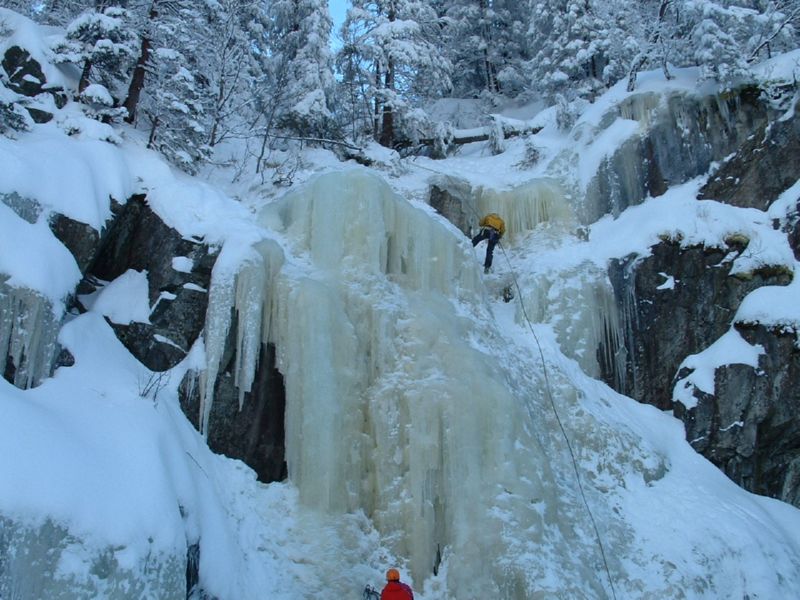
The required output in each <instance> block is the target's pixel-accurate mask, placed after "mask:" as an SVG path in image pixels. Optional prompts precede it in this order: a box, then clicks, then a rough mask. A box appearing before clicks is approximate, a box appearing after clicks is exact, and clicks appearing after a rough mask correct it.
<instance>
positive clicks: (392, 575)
mask: <svg viewBox="0 0 800 600" xmlns="http://www.w3.org/2000/svg"><path fill="white" fill-rule="evenodd" d="M381 600H414V592H412V591H411V588H410V587H409V586H408V585H406V584H405V583H402V582H401V581H400V571H398V570H397V569H389V570H388V571H386V587H384V588H383V591H382V592H381Z"/></svg>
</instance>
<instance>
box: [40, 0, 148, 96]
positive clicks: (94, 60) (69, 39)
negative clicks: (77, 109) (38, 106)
mask: <svg viewBox="0 0 800 600" xmlns="http://www.w3.org/2000/svg"><path fill="white" fill-rule="evenodd" d="M130 21H131V18H130V13H128V11H127V10H125V9H124V8H121V7H120V6H107V7H105V8H103V9H101V10H96V9H92V10H87V11H84V12H83V13H81V14H80V15H79V16H78V17H77V18H75V19H74V20H73V21H72V22H71V23H70V24H69V26H68V27H67V34H66V36H65V38H64V40H63V41H61V42H59V43H58V44H56V46H55V47H54V51H55V53H56V56H57V60H59V61H61V62H71V63H75V64H79V65H82V67H81V68H82V71H81V78H80V82H79V84H78V92H79V93H80V92H83V91H84V90H85V89H86V88H87V87H88V86H89V84H90V83H92V81H93V80H96V81H98V82H99V83H101V84H102V85H104V86H105V87H106V88H108V89H109V90H110V91H111V92H112V93H113V92H115V91H116V87H117V85H118V84H120V83H121V82H122V81H123V80H124V79H126V76H127V73H128V72H129V70H130V66H131V65H132V64H133V59H134V57H135V55H136V44H137V41H138V38H137V35H136V32H135V31H134V30H133V29H132V28H131V26H130Z"/></svg>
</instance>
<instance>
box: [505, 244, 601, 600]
mask: <svg viewBox="0 0 800 600" xmlns="http://www.w3.org/2000/svg"><path fill="white" fill-rule="evenodd" d="M497 245H498V246H500V250H501V251H502V252H503V257H504V258H505V259H506V262H507V263H508V269H509V271H510V272H511V278H512V279H513V281H514V287H515V288H516V289H517V297H518V298H519V305H520V307H521V308H522V316H523V317H524V318H525V322H526V323H527V324H528V329H530V332H531V334H532V335H533V339H534V341H535V342H536V347H537V348H538V349H539V357H540V359H541V361H542V373H543V374H544V384H545V390H546V391H547V398H548V400H550V406H551V407H552V409H553V414H554V415H555V417H556V422H557V423H558V427H559V429H561V435H562V436H564V441H565V442H566V443H567V449H568V450H569V455H570V458H571V459H572V468H573V469H574V470H575V479H576V481H577V482H578V490H580V493H581V499H582V500H583V505H584V506H585V507H586V512H587V514H588V515H589V520H590V521H591V522H592V527H593V528H594V535H595V537H596V538H597V545H598V547H599V548H600V556H601V557H602V558H603V567H604V568H605V571H606V576H607V577H608V585H609V586H611V596H612V597H613V598H614V600H617V592H616V590H615V589H614V581H613V578H612V577H611V569H609V567H608V560H607V558H606V550H605V545H604V544H603V538H602V537H601V536H600V530H599V529H598V528H597V521H595V518H594V513H592V509H591V508H590V507H589V501H588V500H587V499H586V493H585V492H584V489H583V481H582V480H581V474H580V469H579V468H578V460H577V459H576V458H575V452H574V451H573V450H572V443H571V442H570V441H569V435H567V430H566V429H564V424H563V423H562V421H561V416H560V415H559V414H558V409H557V408H556V402H555V399H554V398H553V390H552V387H551V386H550V378H549V376H548V374H547V362H546V361H545V358H544V351H543V350H542V345H541V344H540V343H539V337H538V336H537V335H536V331H535V330H534V329H533V323H531V320H530V318H529V317H528V311H527V310H526V309H525V301H524V300H523V299H522V289H521V288H520V286H519V281H518V280H517V275H516V273H515V272H514V267H513V265H512V264H511V259H510V258H509V257H508V253H507V252H506V249H505V248H504V247H503V245H502V244H501V243H500V242H499V241H498V242H497Z"/></svg>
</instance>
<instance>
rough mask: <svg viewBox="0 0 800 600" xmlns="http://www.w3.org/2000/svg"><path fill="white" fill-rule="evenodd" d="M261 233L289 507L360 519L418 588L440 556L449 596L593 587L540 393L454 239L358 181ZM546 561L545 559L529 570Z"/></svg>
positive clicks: (517, 220)
mask: <svg viewBox="0 0 800 600" xmlns="http://www.w3.org/2000/svg"><path fill="white" fill-rule="evenodd" d="M537 202H538V201H537ZM541 206H550V205H549V204H547V202H542V203H541ZM553 206H555V205H553ZM543 210H544V209H543ZM548 210H549V208H548ZM508 214H509V221H510V223H511V224H512V226H513V227H520V228H522V227H524V226H530V223H531V222H532V221H533V220H535V219H537V218H543V216H542V215H541V214H540V215H538V216H537V215H534V214H533V213H531V212H530V211H529V210H528V209H525V210H522V209H521V210H520V211H518V212H514V211H511V210H509V212H508ZM260 219H261V222H262V224H264V225H265V226H268V227H272V228H275V229H277V230H278V232H279V233H280V234H281V235H283V236H285V238H286V246H285V251H286V255H287V258H286V263H285V264H284V265H283V267H282V269H281V271H280V273H279V274H278V275H277V276H276V277H275V278H274V280H273V281H272V284H271V286H270V289H269V292H268V293H266V294H264V296H263V297H264V298H265V299H266V300H267V301H268V302H269V305H270V307H271V308H270V314H271V317H270V319H271V323H272V325H271V327H270V328H269V332H268V334H267V335H268V339H269V341H271V342H273V343H275V345H276V348H277V366H278V368H279V369H280V370H281V372H282V373H283V375H284V380H285V386H286V434H287V435H286V440H287V442H286V443H287V448H286V453H287V463H288V469H289V478H290V479H291V481H292V482H293V483H294V484H295V485H297V487H298V489H299V492H300V497H301V500H302V501H303V502H304V503H305V504H306V505H308V506H311V507H314V508H316V509H318V510H320V511H323V512H326V513H330V514H334V515H335V514H341V513H342V512H350V511H357V510H363V511H364V512H365V513H366V514H367V515H368V516H369V517H370V518H371V519H372V520H373V522H374V523H375V525H376V527H377V528H378V530H379V531H380V532H381V534H382V536H383V537H384V540H385V542H386V543H388V544H389V545H390V546H391V548H392V549H393V551H394V552H395V553H396V554H397V555H398V556H400V557H406V558H407V559H408V561H409V564H408V566H409V568H410V571H411V573H412V575H413V577H414V579H415V581H416V582H417V583H418V584H420V583H421V582H422V581H424V580H425V579H426V578H427V577H428V576H429V575H430V573H431V570H432V568H433V565H434V562H435V560H436V552H437V547H439V548H441V549H442V551H443V552H444V553H445V560H446V561H447V560H451V561H452V564H453V565H458V566H459V567H461V568H463V569H464V570H466V571H467V572H468V573H469V577H468V578H463V577H460V576H459V575H458V574H457V572H456V571H455V570H454V571H453V572H454V575H453V577H452V578H450V579H449V580H448V589H449V591H450V592H451V593H452V594H453V597H458V598H473V597H492V598H517V599H520V600H522V599H523V598H530V597H532V596H533V593H534V591H535V590H539V589H543V586H544V585H545V584H544V583H542V582H546V581H551V582H554V583H553V584H552V585H553V586H556V587H557V588H558V589H561V590H564V589H566V590H568V591H569V590H573V591H577V590H579V589H591V588H593V587H596V585H597V583H596V574H595V573H593V572H592V568H591V567H589V568H587V567H586V565H587V564H589V561H587V560H586V556H585V544H583V543H582V542H575V535H576V534H575V531H574V528H575V527H576V523H578V522H579V521H580V517H579V516H576V515H577V514H578V513H577V512H576V511H575V510H574V506H576V504H575V501H574V498H572V499H570V493H571V492H569V491H567V493H564V491H563V490H560V491H559V487H560V484H559V483H558V482H559V481H560V480H563V479H564V478H565V477H566V475H564V474H559V473H558V469H559V468H560V467H556V466H554V465H562V464H567V462H566V459H565V458H564V457H562V456H560V454H561V453H562V452H563V449H558V448H557V447H553V446H552V440H551V437H552V436H551V433H550V432H552V431H553V430H554V427H553V424H552V423H548V419H549V417H548V415H547V414H546V413H545V412H544V411H543V410H542V407H541V406H536V405H537V403H539V402H541V400H542V397H543V396H542V388H541V382H540V381H539V379H538V378H537V377H536V376H535V375H534V374H533V373H531V369H530V363H528V362H525V361H524V360H522V359H520V360H519V364H509V363H510V362H513V361H516V360H517V359H516V358H514V355H513V353H512V355H511V356H509V355H508V348H507V340H503V339H502V338H501V337H500V336H499V335H498V333H497V332H496V331H495V329H494V324H493V321H492V319H491V316H490V313H489V310H488V307H487V306H486V305H485V304H484V300H483V298H484V295H483V294H484V292H483V286H482V284H481V280H480V274H479V271H478V267H477V263H476V261H475V260H474V259H473V257H472V254H471V247H470V245H469V242H468V240H467V239H466V238H465V237H464V236H462V235H461V234H459V233H458V232H456V231H455V230H454V229H453V228H452V227H451V226H449V224H447V223H445V222H443V221H442V220H440V219H439V218H437V217H436V216H435V215H433V214H431V213H430V212H429V211H427V210H425V209H423V208H417V207H415V206H413V205H411V204H410V203H408V202H407V201H405V200H403V199H402V198H400V197H398V196H397V195H396V194H394V193H393V192H392V191H391V189H390V188H389V187H388V186H387V185H386V184H385V183H383V182H382V181H381V180H380V179H379V178H377V177H375V176H374V175H369V174H366V173H364V172H361V171H353V172H346V173H333V174H328V175H323V176H320V177H319V178H317V179H316V180H314V181H313V182H312V183H310V184H308V185H307V186H305V187H304V188H303V189H301V190H297V191H295V192H293V193H290V194H289V195H287V197H285V198H284V199H283V200H281V201H279V202H277V203H275V204H273V205H270V206H268V207H266V208H265V209H264V211H263V212H262V214H261V215H260ZM263 331H264V329H263V327H262V332H263ZM533 414H536V415H537V416H536V418H535V419H534V418H532V415H533ZM548 454H549V455H548ZM570 540H572V542H571V541H570ZM542 547H547V548H548V549H549V550H548V552H550V553H553V554H555V555H557V556H555V557H553V556H551V557H548V559H547V560H541V561H533V562H531V560H530V557H531V556H534V555H535V554H536V552H539V551H541V550H540V549H541V548H542ZM487 558H488V560H487ZM556 571H559V574H558V575H557V574H556ZM562 574H563V575H564V577H566V578H567V579H568V580H571V581H573V582H574V583H566V584H563V583H561V582H559V581H557V578H558V577H560V576H561V575H562Z"/></svg>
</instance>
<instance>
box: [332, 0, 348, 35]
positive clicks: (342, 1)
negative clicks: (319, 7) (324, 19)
mask: <svg viewBox="0 0 800 600" xmlns="http://www.w3.org/2000/svg"><path fill="white" fill-rule="evenodd" d="M328 3H329V5H330V9H331V18H333V30H334V31H338V30H339V26H340V25H341V24H342V22H343V21H344V14H345V12H347V7H348V6H350V2H348V0H329V2H328Z"/></svg>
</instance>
